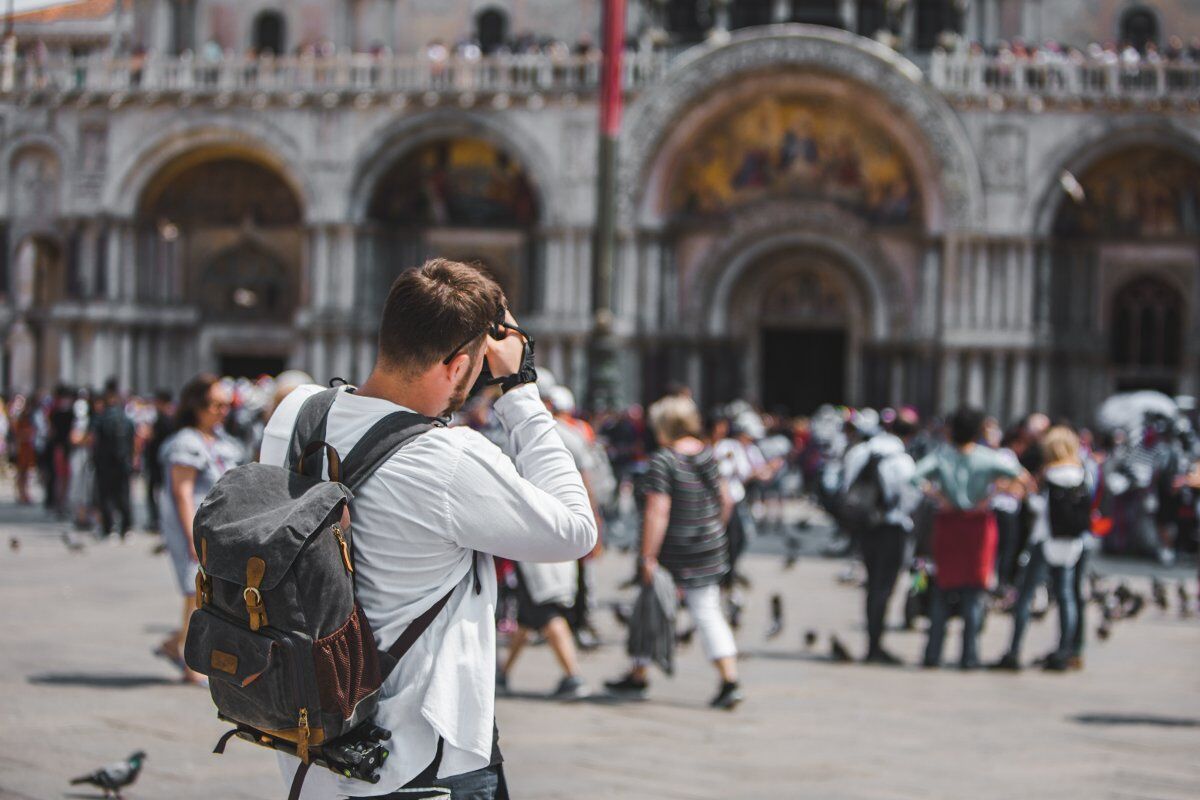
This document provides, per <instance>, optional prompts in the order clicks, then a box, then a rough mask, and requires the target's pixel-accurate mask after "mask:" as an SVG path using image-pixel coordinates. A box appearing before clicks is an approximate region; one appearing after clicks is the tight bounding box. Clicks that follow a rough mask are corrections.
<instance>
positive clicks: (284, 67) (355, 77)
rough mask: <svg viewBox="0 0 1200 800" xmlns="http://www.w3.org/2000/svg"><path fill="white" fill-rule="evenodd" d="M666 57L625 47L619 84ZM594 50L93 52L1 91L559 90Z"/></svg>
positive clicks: (22, 70)
mask: <svg viewBox="0 0 1200 800" xmlns="http://www.w3.org/2000/svg"><path fill="white" fill-rule="evenodd" d="M667 60H668V57H667V56H666V55H665V54H659V53H629V54H626V56H625V59H624V61H623V64H622V73H623V74H622V79H623V82H624V86H625V89H626V91H636V90H638V89H640V88H642V87H644V86H646V85H648V84H651V83H654V82H655V81H657V80H658V79H659V78H660V77H661V76H662V74H663V72H664V71H665V70H666V66H667ZM600 74H601V60H600V56H599V54H595V55H587V56H566V57H554V56H548V55H540V54H536V55H506V56H493V57H488V58H480V59H473V60H466V59H457V58H448V59H445V60H443V61H434V60H431V59H429V58H425V57H422V56H373V55H368V54H355V55H343V56H334V57H330V58H316V57H305V56H298V57H292V56H288V57H269V56H266V57H257V58H253V57H229V58H223V59H221V60H220V61H210V60H207V59H204V58H201V57H186V56H185V57H171V58H162V57H152V56H142V57H138V56H133V57H123V58H110V57H103V56H92V57H87V58H77V59H68V60H65V61H60V62H55V63H45V64H38V63H37V62H35V61H33V60H30V59H19V60H16V61H9V62H8V63H5V64H3V65H2V66H0V93H4V94H17V95H27V94H36V93H78V94H95V95H116V94H120V95H125V96H132V95H146V94H173V93H178V94H194V95H200V96H204V95H229V94H248V95H250V94H258V93H267V94H285V95H292V94H297V93H299V94H327V93H339V94H340V93H348V94H359V93H368V94H396V93H426V92H434V93H439V94H442V93H474V94H490V95H498V94H503V95H515V96H531V95H556V94H558V95H562V94H569V93H588V92H594V91H596V90H597V89H598V88H599V85H600Z"/></svg>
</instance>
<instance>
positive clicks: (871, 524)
mask: <svg viewBox="0 0 1200 800" xmlns="http://www.w3.org/2000/svg"><path fill="white" fill-rule="evenodd" d="M916 432H917V429H916V426H915V425H913V424H912V423H911V422H909V421H907V420H906V419H903V418H899V417H898V418H897V419H896V420H895V421H894V422H893V423H892V430H891V432H890V433H884V432H879V431H878V430H877V428H874V427H862V428H860V433H861V434H862V435H863V436H864V437H866V438H865V439H864V440H863V441H862V442H859V443H858V444H856V445H854V447H852V448H850V450H849V451H847V453H846V457H845V461H844V464H843V468H844V477H843V480H844V482H843V484H842V485H843V494H842V500H841V503H840V510H841V519H840V520H839V521H840V522H841V524H842V525H843V526H844V527H847V528H851V529H853V530H851V531H850V533H851V535H852V536H854V538H855V539H857V541H858V542H859V546H860V548H861V550H862V557H863V564H864V566H866V569H867V585H866V616H867V654H866V657H865V658H864V659H863V660H864V661H865V662H866V663H868V664H882V665H887V666H895V665H898V664H899V663H900V659H899V658H897V657H896V656H894V655H892V654H891V653H889V652H888V651H887V650H885V649H884V648H883V631H884V622H885V619H886V617H887V606H888V601H889V600H890V599H891V596H892V591H893V589H895V587H896V578H897V577H898V576H899V575H900V568H901V566H903V564H904V553H905V550H906V549H907V546H908V537H909V534H910V533H911V531H912V527H913V521H912V512H913V510H914V509H915V508H916V506H917V504H918V503H919V502H920V499H921V494H920V492H919V491H917V489H916V487H915V486H914V485H913V475H914V473H915V472H916V463H915V462H914V461H913V459H912V456H910V455H909V454H908V452H907V445H908V442H909V440H910V439H911V438H912V437H913V435H914V434H916Z"/></svg>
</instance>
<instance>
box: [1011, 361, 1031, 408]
mask: <svg viewBox="0 0 1200 800" xmlns="http://www.w3.org/2000/svg"><path fill="white" fill-rule="evenodd" d="M1008 389H1009V392H1008V413H1009V415H1010V416H1012V417H1019V416H1023V415H1025V414H1027V413H1029V410H1030V409H1029V354H1028V353H1025V352H1018V353H1015V354H1014V355H1013V365H1012V379H1011V381H1010V383H1009V387H1008Z"/></svg>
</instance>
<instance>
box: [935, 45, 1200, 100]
mask: <svg viewBox="0 0 1200 800" xmlns="http://www.w3.org/2000/svg"><path fill="white" fill-rule="evenodd" d="M929 80H930V82H931V83H932V84H933V86H934V87H936V88H937V89H939V90H940V91H941V92H943V93H944V94H946V95H948V96H950V97H952V98H957V99H963V100H987V99H989V98H992V97H996V96H1000V97H1002V98H1005V99H1010V100H1028V99H1032V98H1035V97H1036V98H1040V99H1042V100H1051V101H1093V102H1095V101H1105V100H1121V101H1131V102H1152V101H1161V100H1172V101H1181V102H1187V103H1194V102H1198V101H1200V64H1196V63H1184V62H1169V61H1138V62H1133V63H1129V62H1123V61H1121V60H1120V59H1119V58H1114V59H1112V60H1111V61H1110V60H1104V61H1099V60H1094V59H1087V58H1083V57H1071V56H1063V57H1059V58H1054V59H1052V60H1039V59H1033V60H1018V59H1015V58H1012V57H999V56H987V55H982V54H975V53H957V52H955V53H948V52H943V51H936V52H934V54H933V56H932V58H931V59H930V65H929Z"/></svg>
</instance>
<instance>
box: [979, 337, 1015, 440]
mask: <svg viewBox="0 0 1200 800" xmlns="http://www.w3.org/2000/svg"><path fill="white" fill-rule="evenodd" d="M991 361H992V369H991V378H990V380H989V381H988V389H987V405H986V406H984V408H986V409H987V412H988V413H989V414H993V415H995V417H996V419H998V420H1000V422H1001V424H1004V423H1005V422H1007V420H1009V419H1010V418H1011V417H1010V415H1011V413H1012V412H1011V411H1010V410H1009V408H1008V397H1007V396H1006V395H1007V393H1006V392H1005V389H1007V388H1008V354H1007V353H1005V352H1003V351H1001V350H996V351H993V352H992V355H991Z"/></svg>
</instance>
